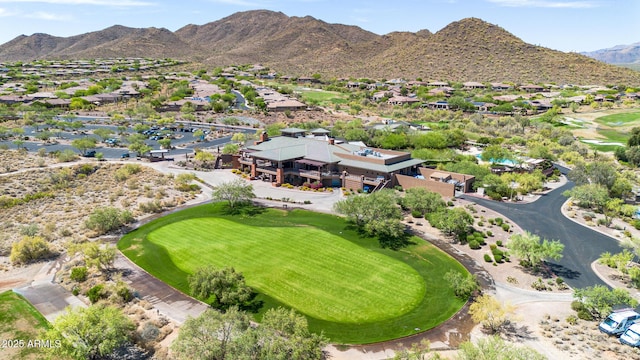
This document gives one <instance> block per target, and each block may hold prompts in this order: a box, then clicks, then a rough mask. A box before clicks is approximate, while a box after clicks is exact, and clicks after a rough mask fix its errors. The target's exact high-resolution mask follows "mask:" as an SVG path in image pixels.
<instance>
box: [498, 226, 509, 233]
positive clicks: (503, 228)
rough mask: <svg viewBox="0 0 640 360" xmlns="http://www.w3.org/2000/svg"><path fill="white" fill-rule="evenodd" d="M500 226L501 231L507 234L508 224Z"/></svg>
mask: <svg viewBox="0 0 640 360" xmlns="http://www.w3.org/2000/svg"><path fill="white" fill-rule="evenodd" d="M500 226H501V227H502V230H504V231H506V232H509V229H510V227H509V224H502V225H500Z"/></svg>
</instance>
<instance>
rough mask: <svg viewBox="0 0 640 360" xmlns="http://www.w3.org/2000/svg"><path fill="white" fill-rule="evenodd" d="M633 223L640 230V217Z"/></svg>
mask: <svg viewBox="0 0 640 360" xmlns="http://www.w3.org/2000/svg"><path fill="white" fill-rule="evenodd" d="M631 225H633V227H634V228H636V230H640V219H635V220H633V221H632V222H631Z"/></svg>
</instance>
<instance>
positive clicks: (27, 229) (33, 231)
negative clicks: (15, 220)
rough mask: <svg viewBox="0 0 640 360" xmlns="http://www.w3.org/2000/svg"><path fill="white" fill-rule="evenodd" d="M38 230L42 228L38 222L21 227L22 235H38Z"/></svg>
mask: <svg viewBox="0 0 640 360" xmlns="http://www.w3.org/2000/svg"><path fill="white" fill-rule="evenodd" d="M38 231H40V229H39V228H38V224H29V225H27V226H24V227H22V229H20V235H23V236H36V235H38Z"/></svg>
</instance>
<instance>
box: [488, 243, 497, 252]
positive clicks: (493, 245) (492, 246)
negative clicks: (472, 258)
mask: <svg viewBox="0 0 640 360" xmlns="http://www.w3.org/2000/svg"><path fill="white" fill-rule="evenodd" d="M497 247H498V245H496V244H491V245H489V249H491V251H492V252H493V250H495V249H496V248H497Z"/></svg>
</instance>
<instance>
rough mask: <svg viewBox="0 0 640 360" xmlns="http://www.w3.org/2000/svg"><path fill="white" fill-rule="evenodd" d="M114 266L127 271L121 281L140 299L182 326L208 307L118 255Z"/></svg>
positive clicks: (120, 254)
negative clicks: (188, 319)
mask: <svg viewBox="0 0 640 360" xmlns="http://www.w3.org/2000/svg"><path fill="white" fill-rule="evenodd" d="M114 266H115V267H116V268H118V269H127V270H129V271H127V272H126V273H125V275H124V276H123V277H122V280H123V281H124V282H126V283H127V284H129V285H130V286H131V287H132V288H133V289H134V290H135V291H136V292H137V293H138V295H139V296H140V298H142V299H143V300H147V301H148V302H150V303H151V304H152V305H153V306H154V308H155V309H156V310H157V311H158V313H159V314H162V315H164V316H166V317H167V318H169V319H171V320H173V321H175V322H176V323H178V324H182V323H184V322H185V320H187V318H188V317H189V316H191V317H198V316H199V315H200V314H202V313H203V312H204V311H205V310H206V309H208V308H209V306H208V305H207V304H205V303H203V302H200V301H198V300H196V299H194V298H192V297H190V296H187V295H185V294H183V293H182V292H180V291H178V290H176V289H174V288H172V287H171V286H169V285H167V284H166V283H164V282H163V281H161V280H158V279H157V278H156V277H154V276H152V275H150V274H149V273H148V272H146V271H144V270H143V269H141V268H140V267H138V266H137V265H136V264H134V263H133V262H131V261H130V260H129V259H127V258H126V257H125V256H124V255H122V253H118V255H117V257H116V261H115V262H114Z"/></svg>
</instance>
